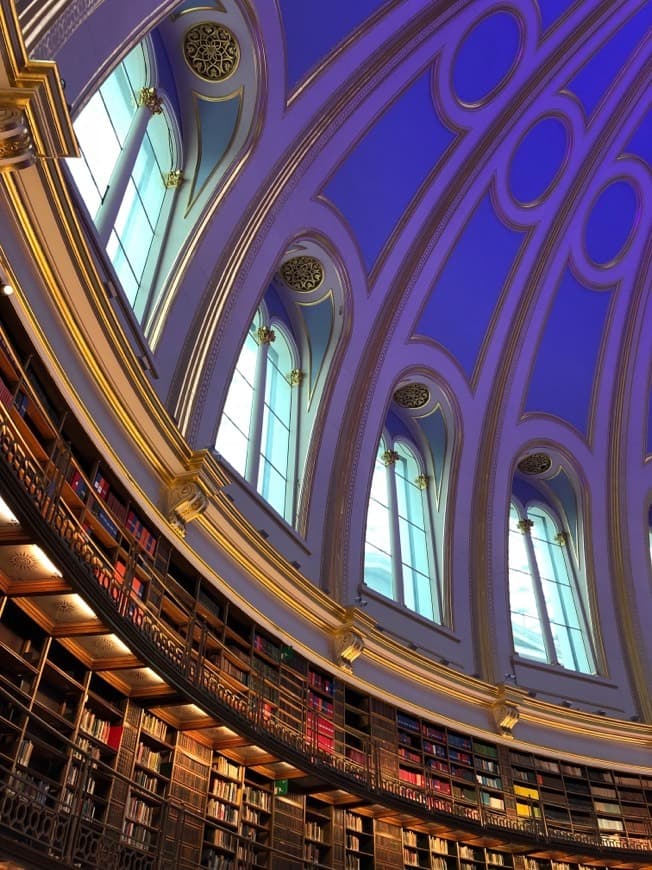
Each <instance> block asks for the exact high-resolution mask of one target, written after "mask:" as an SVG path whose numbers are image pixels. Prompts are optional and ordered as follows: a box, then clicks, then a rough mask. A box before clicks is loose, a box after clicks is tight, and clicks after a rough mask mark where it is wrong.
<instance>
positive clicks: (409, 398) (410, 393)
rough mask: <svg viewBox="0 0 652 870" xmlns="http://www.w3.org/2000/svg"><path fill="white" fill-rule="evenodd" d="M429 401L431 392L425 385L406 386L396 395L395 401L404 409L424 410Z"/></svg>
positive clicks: (413, 384) (400, 388) (397, 391)
mask: <svg viewBox="0 0 652 870" xmlns="http://www.w3.org/2000/svg"><path fill="white" fill-rule="evenodd" d="M429 399H430V390H429V389H428V387H427V386H426V385H425V384H419V383H412V384H405V386H403V387H399V388H398V390H396V392H395V393H394V401H395V402H396V404H397V405H400V406H401V407H402V408H423V406H424V405H426V404H427V403H428V401H429Z"/></svg>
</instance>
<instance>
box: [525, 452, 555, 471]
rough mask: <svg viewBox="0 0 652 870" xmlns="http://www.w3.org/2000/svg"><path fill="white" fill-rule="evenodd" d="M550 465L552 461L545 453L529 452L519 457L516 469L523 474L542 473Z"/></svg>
mask: <svg viewBox="0 0 652 870" xmlns="http://www.w3.org/2000/svg"><path fill="white" fill-rule="evenodd" d="M551 465H552V461H551V459H550V457H549V456H548V454H547V453H530V455H529V456H525V457H524V458H523V459H521V461H520V462H519V464H518V470H519V471H522V472H523V474H543V473H544V471H548V469H549V468H550V466H551Z"/></svg>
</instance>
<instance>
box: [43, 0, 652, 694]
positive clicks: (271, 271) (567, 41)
mask: <svg viewBox="0 0 652 870" xmlns="http://www.w3.org/2000/svg"><path fill="white" fill-rule="evenodd" d="M150 5H152V7H153V6H154V5H155V4H150ZM172 9H173V4H166V5H165V8H163V6H162V5H161V6H160V7H159V8H158V12H157V14H158V15H159V24H160V26H159V27H158V37H157V38H160V41H161V47H160V52H161V53H160V57H161V58H167V59H168V61H169V63H170V65H171V67H172V69H173V70H174V71H175V76H174V78H175V87H176V90H177V95H178V103H179V106H180V109H179V111H180V115H181V122H182V128H183V140H184V150H185V165H184V175H185V177H186V178H187V179H189V180H191V181H190V183H188V184H186V185H185V187H184V188H182V192H181V195H180V200H179V204H178V206H177V210H176V212H175V215H174V217H173V222H172V229H171V232H170V234H169V239H168V241H167V248H166V255H165V268H164V269H163V270H162V272H161V293H160V296H159V300H158V302H157V305H156V306H155V308H154V309H153V311H152V312H151V313H150V315H149V319H148V321H147V323H146V324H145V329H146V332H147V334H148V336H149V339H150V344H151V346H152V349H153V352H154V355H155V359H156V365H157V368H158V374H159V378H158V381H157V382H156V384H155V387H156V389H157V390H158V392H159V394H160V396H161V398H162V399H163V400H164V401H165V402H166V404H167V406H168V408H169V409H170V411H171V412H172V413H173V415H174V417H175V419H176V421H177V423H178V425H179V427H180V429H181V431H182V432H183V434H184V435H185V436H186V438H187V439H188V441H189V442H190V444H191V445H192V446H194V447H197V448H199V447H206V446H212V445H213V444H214V443H215V432H216V427H217V421H218V419H219V412H220V409H221V407H222V406H223V403H224V400H225V395H226V391H227V390H228V386H229V383H230V377H231V373H232V370H233V366H234V364H235V360H236V359H237V355H238V352H239V349H240V346H241V344H242V341H243V339H244V336H245V334H246V331H247V328H248V326H249V324H250V323H251V319H252V316H253V313H254V312H255V310H256V307H257V305H258V303H259V300H260V299H261V298H262V296H263V294H264V293H265V291H266V289H267V287H268V286H269V285H270V282H273V281H274V280H278V279H275V278H274V276H276V275H277V274H278V272H279V269H280V267H281V264H282V263H283V262H284V261H285V260H286V259H287V258H288V257H289V256H292V255H293V254H296V252H297V251H299V252H301V251H306V250H309V251H316V252H317V253H319V252H321V254H319V256H320V257H321V259H323V260H324V263H325V268H326V269H327V274H328V287H329V289H331V288H333V293H334V294H335V295H336V296H337V299H338V303H337V305H334V306H333V311H332V317H333V323H330V321H329V329H331V328H332V329H333V330H335V331H336V332H337V333H338V334H339V335H340V336H341V341H340V344H339V346H338V351H337V354H336V355H335V356H334V357H333V360H332V361H331V363H330V365H331V370H330V374H329V382H328V387H327V389H323V390H322V392H321V405H320V409H319V415H318V418H316V421H315V423H314V431H313V434H312V446H311V448H310V451H309V452H308V453H307V455H305V456H304V457H303V461H304V469H305V476H304V485H303V488H302V492H301V504H300V506H299V514H298V521H297V528H298V531H299V534H300V536H301V537H302V539H303V541H304V542H305V546H306V549H307V550H308V551H309V552H310V553H312V554H313V555H315V554H316V558H314V560H313V562H312V563H311V562H310V556H306V557H305V564H306V565H307V566H308V567H307V569H306V574H307V575H308V576H309V577H310V579H312V580H314V581H315V582H316V583H317V584H319V585H321V586H322V587H323V588H324V589H326V590H327V591H329V592H330V593H331V594H333V595H334V596H335V597H338V598H340V599H341V600H342V601H343V602H344V603H350V602H352V601H353V600H354V599H355V596H356V595H357V594H358V590H359V583H360V579H361V577H360V575H361V570H362V542H363V540H364V521H365V511H366V501H367V498H368V493H369V485H370V480H371V474H372V469H373V462H374V455H375V450H376V446H377V444H378V439H379V436H380V433H381V430H382V427H383V424H384V421H385V419H386V416H387V413H388V410H390V408H391V407H392V396H393V394H394V392H395V390H396V388H397V386H399V385H401V384H405V383H408V382H410V381H416V382H421V381H424V380H425V381H426V382H427V383H428V384H429V385H431V387H432V388H433V390H435V392H437V394H438V396H439V401H440V404H441V407H442V408H444V406H445V407H446V412H445V414H444V416H445V418H446V433H445V439H446V443H447V445H448V447H447V450H448V451H449V455H448V462H449V463H450V473H449V476H448V478H447V483H446V493H445V495H446V519H445V528H446V543H445V546H444V551H445V552H444V561H445V564H446V568H445V570H446V574H447V578H448V584H449V588H450V598H451V601H450V612H451V614H452V620H451V626H450V631H444V630H442V631H441V633H440V636H439V637H438V638H437V640H436V642H435V646H436V647H437V648H438V649H439V650H440V651H441V652H442V653H443V654H445V655H446V658H447V659H448V660H450V661H453V662H455V661H457V662H458V664H459V666H460V667H461V668H463V669H465V670H466V671H467V672H468V673H472V672H473V671H476V670H478V669H479V668H478V665H477V661H478V659H482V660H483V661H484V662H485V665H484V667H485V673H484V674H483V675H484V676H485V677H487V678H488V679H493V680H499V679H500V678H501V677H502V673H503V670H511V668H510V667H509V666H508V662H509V649H508V647H507V646H506V645H507V643H508V641H507V640H506V638H508V637H509V630H508V628H507V624H506V623H505V619H504V617H501V616H500V615H499V614H500V612H501V611H503V610H505V597H506V593H505V579H504V578H505V572H506V546H505V541H506V521H507V520H506V515H507V506H508V502H509V494H510V488H511V485H512V478H513V475H514V470H515V467H516V464H517V462H518V461H519V459H521V458H522V457H523V456H524V455H525V454H527V453H531V452H536V451H538V450H543V451H544V452H547V453H550V454H552V455H553V457H554V458H555V459H554V461H555V463H556V467H557V468H561V467H562V466H563V468H564V469H565V472H564V475H565V476H562V477H560V478H558V480H557V483H556V486H557V495H558V497H559V499H560V500H562V501H563V500H564V499H566V503H570V501H571V500H572V498H574V499H575V500H576V501H575V508H574V509H573V510H574V511H575V513H574V514H573V516H574V519H575V521H576V528H577V529H578V531H577V532H576V537H577V538H578V541H581V544H582V545H583V547H584V550H585V552H586V560H587V565H586V568H587V574H588V575H589V576H590V577H591V578H592V582H593V583H594V584H595V588H596V590H597V591H596V593H595V602H594V603H595V606H596V610H597V611H598V613H599V617H600V620H601V625H602V644H603V646H604V651H603V661H608V662H609V666H608V670H609V673H610V675H611V678H612V680H613V685H620V686H622V685H625V684H627V683H628V682H629V675H628V668H630V666H631V665H625V664H624V662H625V661H630V663H631V660H632V658H633V659H635V660H636V663H635V664H634V665H633V666H631V667H632V668H633V672H634V675H635V676H634V682H635V683H636V682H637V680H638V681H639V684H641V683H642V682H645V679H646V678H645V677H643V676H642V675H643V674H645V673H649V672H650V671H652V641H651V640H650V639H649V638H646V637H645V636H644V635H645V630H644V627H643V626H642V623H640V622H639V621H638V618H637V617H636V616H635V615H634V614H636V612H637V610H638V612H639V613H642V612H649V609H650V588H651V584H650V566H649V553H648V542H647V532H648V507H649V502H650V500H651V497H652V478H651V475H650V463H649V462H648V461H647V460H648V458H649V455H652V425H651V421H652V412H650V410H649V409H650V367H651V364H652V354H651V346H650V340H649V334H650V325H651V324H652V303H651V301H650V292H649V291H650V287H651V284H652V280H651V272H650V264H651V256H652V248H651V244H650V227H651V225H652V111H651V105H650V47H651V39H650V33H651V28H652V4H651V3H649V2H645V0H624V2H620V3H613V2H612V0H590V2H589V0H582V2H574V3H573V2H567V0H538V2H536V0H495V2H494V0H467V2H464V0H458V2H452V3H451V2H434V0H403V2H399V0H388V2H379V0H355V2H350V0H331V2H330V3H309V2H306V0H277V3H276V4H273V3H268V2H254V0H252V2H249V3H242V4H240V5H238V4H236V3H235V2H227V0H219V2H211V3H207V4H204V5H202V6H201V8H198V6H197V4H194V3H191V2H188V3H185V4H182V6H181V7H178V8H177V9H176V10H175V13H174V15H172V16H171V17H170V16H169V13H170V12H171V10H172ZM135 14H136V13H134V15H135ZM207 17H208V18H211V17H212V18H213V19H215V20H218V21H221V22H223V23H224V24H226V25H227V26H229V27H230V28H231V29H232V31H233V33H234V34H235V35H236V37H237V40H238V42H239V49H240V57H241V61H240V66H239V68H238V70H237V71H234V73H233V75H232V76H231V77H230V78H229V77H227V79H226V80H225V82H224V83H223V84H222V85H220V86H219V87H218V89H217V90H215V89H213V90H211V89H210V88H207V87H206V86H205V85H200V83H199V82H198V81H197V80H196V77H195V78H193V76H192V74H191V73H190V71H189V70H188V68H187V65H184V63H183V60H182V57H181V43H182V38H183V34H184V33H185V31H186V30H187V28H188V26H189V25H190V23H191V22H194V21H195V20H200V19H202V20H203V19H204V18H207ZM126 26H127V25H126V24H125V27H126ZM76 38H77V37H73V38H72V39H71V40H69V42H68V43H67V44H66V46H65V51H63V50H62V51H61V54H60V56H59V57H58V58H57V59H58V61H59V64H60V67H61V69H62V73H63V75H64V77H65V78H66V79H69V80H70V81H71V82H73V85H72V86H71V90H74V80H75V75H77V77H78V79H80V78H81V74H80V73H79V72H77V73H76V72H75V70H78V67H79V59H78V58H77V59H75V57H74V52H73V49H74V47H75V39H76ZM81 66H82V67H83V64H81ZM182 66H183V69H182ZM211 87H212V86H211ZM219 88H221V90H220V89H219ZM311 246H312V248H311ZM329 269H330V271H328V270H329ZM336 284H337V285H338V286H337V288H336V286H335V285H336ZM338 294H339V295H338ZM313 319H314V312H313ZM308 329H309V330H312V335H313V338H314V336H315V335H316V334H317V332H318V330H319V328H318V326H316V325H315V323H314V322H313V324H312V326H309V327H308ZM317 343H319V342H317ZM322 344H323V341H322ZM437 425H439V424H437ZM571 482H572V483H571ZM570 489H572V490H573V493H574V494H573V497H572V498H571V497H570V496H569V495H568V491H569V490H570ZM568 513H569V514H570V513H572V511H571V510H570V509H569V511H568ZM578 515H579V517H580V519H578ZM580 527H581V529H580ZM582 530H583V531H582ZM469 578H472V579H471V581H470V582H471V588H472V594H470V592H469ZM625 600H627V601H629V602H630V604H631V607H630V608H623V606H622V601H625ZM472 602H474V603H472ZM619 602H621V603H619ZM625 610H627V613H625ZM614 613H616V614H617V617H616V618H615V619H614V616H613V614H614ZM375 615H376V617H379V613H376V614H375ZM491 626H493V628H492V627H491ZM503 629H504V631H503ZM410 631H411V629H410V628H409V626H407V625H405V626H403V627H402V628H399V633H401V632H403V636H405V637H407V636H410V637H411V636H412V635H411V634H410ZM418 631H419V632H421V634H420V635H419V637H421V636H422V635H423V632H424V629H423V627H420V628H419V629H418ZM493 632H496V633H497V635H498V636H497V638H494V639H493V640H491V635H492V633H493ZM647 634H649V632H648V633H647ZM502 635H504V638H503V639H501V638H502ZM469 637H474V638H475V639H476V641H477V644H478V649H476V652H475V653H474V654H473V653H472V654H470V655H467V654H466V653H465V652H464V651H462V650H461V649H460V642H461V641H463V640H464V638H469ZM419 642H420V641H419ZM492 644H495V646H496V648H497V651H496V649H494V650H493V652H492V653H491V654H487V653H488V650H489V646H491V645H492ZM431 645H432V644H431ZM503 645H505V646H504V647H503ZM489 659H493V664H491V663H489V664H486V662H487V661H489ZM474 660H475V661H474ZM636 674H638V677H637V676H636ZM639 688H640V685H639ZM619 703H620V704H621V705H622V707H621V711H622V710H624V709H625V708H627V707H628V706H629V702H627V701H625V700H621V701H620V702H619Z"/></svg>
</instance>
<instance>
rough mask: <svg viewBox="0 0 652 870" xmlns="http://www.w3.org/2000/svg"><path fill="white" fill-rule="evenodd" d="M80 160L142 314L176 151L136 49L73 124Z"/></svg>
mask: <svg viewBox="0 0 652 870" xmlns="http://www.w3.org/2000/svg"><path fill="white" fill-rule="evenodd" d="M74 128H75V133H76V135H77V139H78V142H79V147H80V151H81V155H82V156H81V159H71V160H69V161H68V166H69V169H70V172H71V174H72V177H73V179H74V181H75V184H76V185H77V188H78V190H79V193H80V195H81V197H82V199H83V201H84V203H85V205H86V207H87V209H88V211H89V213H90V215H91V217H92V218H93V221H94V223H95V228H96V230H97V234H98V237H99V240H100V242H101V244H102V245H103V247H105V248H106V251H107V253H108V255H109V259H110V260H111V263H112V265H113V268H114V269H115V272H116V275H117V277H118V279H119V280H120V283H121V285H122V288H123V290H124V292H125V294H126V296H127V299H128V300H129V303H130V305H131V306H132V307H133V308H134V311H135V312H136V314H137V315H138V316H142V314H143V313H144V310H145V307H146V303H147V297H148V295H149V287H148V286H147V285H148V279H150V280H151V277H152V274H153V272H154V268H153V263H154V262H155V260H156V258H157V254H158V250H156V248H157V246H156V244H155V238H156V236H157V234H158V237H159V238H160V237H161V236H162V231H161V227H160V226H159V222H160V220H161V214H162V210H163V203H164V200H165V198H166V193H167V191H168V188H169V187H170V184H171V181H172V180H174V178H175V177H176V176H175V174H174V172H173V171H172V170H173V169H174V166H175V162H176V156H175V146H174V137H173V135H172V131H171V126H170V120H169V117H168V114H167V110H166V108H165V105H164V102H163V100H162V99H161V97H160V96H159V95H158V94H157V92H156V89H155V88H154V87H153V86H152V84H151V82H150V81H149V73H148V64H147V54H146V51H145V46H144V44H142V43H141V44H140V45H138V46H136V48H134V49H133V50H132V51H131V52H130V53H129V54H128V55H127V57H126V58H125V59H124V60H123V61H122V63H120V64H119V65H118V66H117V67H116V68H115V69H114V70H113V72H112V73H111V75H110V76H109V77H108V78H107V79H106V81H105V82H104V83H103V84H102V85H101V86H100V88H99V90H98V91H97V92H96V93H95V94H93V96H92V97H91V99H90V100H89V101H88V103H87V104H86V105H85V106H84V108H83V109H82V111H81V112H80V113H79V115H78V116H77V118H76V119H75V122H74Z"/></svg>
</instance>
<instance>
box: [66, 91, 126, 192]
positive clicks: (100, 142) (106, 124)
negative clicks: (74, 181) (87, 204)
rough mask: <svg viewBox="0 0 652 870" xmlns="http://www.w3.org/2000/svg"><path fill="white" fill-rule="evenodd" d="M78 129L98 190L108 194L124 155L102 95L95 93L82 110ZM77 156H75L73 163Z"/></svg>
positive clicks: (80, 143)
mask: <svg viewBox="0 0 652 870" xmlns="http://www.w3.org/2000/svg"><path fill="white" fill-rule="evenodd" d="M74 128H75V135H76V136H77V141H78V142H79V147H80V149H81V151H82V152H83V154H84V157H85V158H86V162H87V164H88V168H89V170H90V172H91V175H92V176H93V178H94V179H95V184H96V186H97V189H98V191H99V192H100V195H101V196H104V193H105V191H106V188H107V187H108V185H109V179H110V178H111V173H112V172H113V167H114V166H115V164H116V161H117V159H118V157H119V156H120V151H121V144H120V141H119V139H118V137H117V136H116V133H115V130H114V128H113V124H112V123H111V118H110V116H109V112H108V110H107V107H106V106H105V104H104V101H103V100H102V97H101V96H100V94H95V96H94V97H92V99H91V100H90V101H89V102H88V104H87V105H86V106H85V107H84V108H83V109H82V111H81V112H80V113H79V117H78V118H77V120H76V121H75V123H74ZM75 159H76V158H72V160H73V162H74V160H75Z"/></svg>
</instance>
